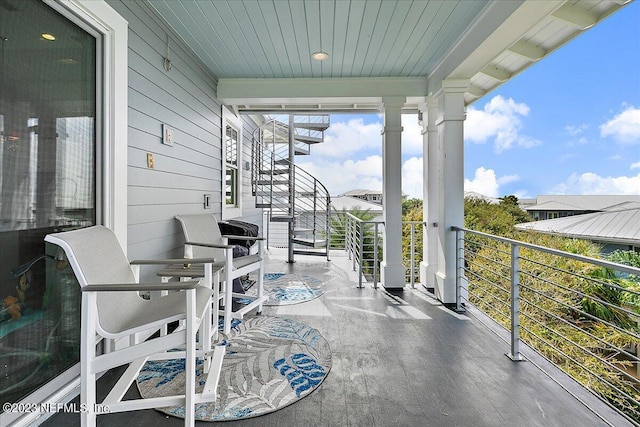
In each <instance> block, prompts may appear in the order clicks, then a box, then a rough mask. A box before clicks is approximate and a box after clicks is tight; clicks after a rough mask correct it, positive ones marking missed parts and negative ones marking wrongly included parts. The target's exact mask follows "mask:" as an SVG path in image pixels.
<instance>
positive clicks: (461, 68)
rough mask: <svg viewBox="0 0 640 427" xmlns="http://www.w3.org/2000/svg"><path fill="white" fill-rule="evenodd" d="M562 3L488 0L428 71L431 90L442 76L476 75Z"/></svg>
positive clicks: (456, 77)
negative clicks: (463, 31) (456, 40)
mask: <svg viewBox="0 0 640 427" xmlns="http://www.w3.org/2000/svg"><path fill="white" fill-rule="evenodd" d="M563 3H564V1H563V0H547V1H538V0H525V1H522V2H504V1H491V2H488V3H487V7H486V8H485V9H484V10H483V13H482V14H480V15H479V16H478V18H476V20H475V21H474V22H473V24H472V25H471V26H470V27H469V30H467V32H466V33H465V34H463V35H462V36H461V38H460V40H459V42H458V43H457V44H456V46H454V47H452V48H451V49H450V50H449V53H448V54H447V55H445V57H444V58H443V60H442V61H441V62H440V63H439V64H438V65H437V66H436V68H435V70H434V72H433V73H431V74H430V75H429V92H430V93H434V92H435V91H436V90H437V89H438V87H439V85H440V82H441V81H442V80H443V79H463V78H465V79H468V78H471V77H473V76H474V75H476V73H478V72H479V71H480V70H481V69H482V68H484V67H485V66H486V65H487V64H490V63H491V62H492V61H493V60H494V59H495V58H497V57H498V56H499V55H500V54H501V53H503V52H504V51H505V50H507V49H508V48H509V47H510V46H511V45H513V44H514V43H516V42H517V41H518V40H520V39H522V37H523V36H524V35H525V33H526V32H527V31H529V30H530V29H531V28H532V27H534V26H535V25H537V24H538V23H539V22H540V21H541V20H542V19H544V18H545V17H546V16H549V15H550V14H551V13H552V12H554V11H555V10H557V9H558V8H559V7H560V6H562V4H563Z"/></svg>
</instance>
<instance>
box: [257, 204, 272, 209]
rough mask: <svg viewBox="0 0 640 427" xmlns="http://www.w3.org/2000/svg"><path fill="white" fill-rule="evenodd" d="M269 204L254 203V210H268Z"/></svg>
mask: <svg viewBox="0 0 640 427" xmlns="http://www.w3.org/2000/svg"><path fill="white" fill-rule="evenodd" d="M270 207H271V203H256V208H270Z"/></svg>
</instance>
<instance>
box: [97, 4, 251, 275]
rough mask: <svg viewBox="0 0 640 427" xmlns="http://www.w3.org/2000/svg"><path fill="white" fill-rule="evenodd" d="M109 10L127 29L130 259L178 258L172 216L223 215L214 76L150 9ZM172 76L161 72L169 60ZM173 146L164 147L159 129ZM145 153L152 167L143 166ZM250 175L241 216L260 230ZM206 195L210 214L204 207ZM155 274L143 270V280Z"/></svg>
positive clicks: (247, 151) (247, 138) (247, 139)
mask: <svg viewBox="0 0 640 427" xmlns="http://www.w3.org/2000/svg"><path fill="white" fill-rule="evenodd" d="M108 3H109V4H110V5H111V6H112V7H113V8H114V9H115V10H116V11H117V12H118V13H119V14H121V15H122V16H123V17H124V18H125V19H126V20H127V21H128V22H129V53H128V60H129V76H128V77H129V98H128V106H129V111H128V113H129V123H128V133H129V135H128V168H127V182H128V194H127V197H128V242H129V243H128V253H129V257H130V258H132V259H135V258H138V259H139V258H166V257H179V256H181V255H182V243H183V239H182V232H181V230H180V228H179V225H178V223H177V222H176V221H175V220H174V216H175V215H178V214H195V213H213V214H215V215H216V216H217V217H218V218H220V214H221V210H222V202H221V201H222V141H221V135H222V132H221V108H222V107H221V105H220V103H219V102H218V100H217V99H216V87H215V86H216V82H217V78H216V76H214V75H213V74H212V73H211V72H210V71H209V70H208V69H207V68H206V67H205V66H204V65H203V64H202V62H201V61H200V60H199V59H198V58H197V57H196V56H195V55H194V54H193V53H192V52H191V51H190V49H189V48H188V47H187V46H185V45H184V43H182V42H181V41H180V39H179V38H178V37H177V36H176V35H175V34H174V33H173V31H172V29H171V28H170V27H169V26H168V25H166V23H164V21H163V20H162V19H161V18H159V16H158V15H157V14H156V12H154V11H153V9H152V8H150V7H149V5H148V4H146V3H142V2H130V1H121V0H109V1H108ZM167 35H169V58H170V59H171V62H172V66H173V67H172V69H171V70H170V71H168V72H167V71H166V70H165V69H164V67H163V58H164V56H166V55H167V53H166V49H167ZM163 124H165V125H166V126H168V127H170V128H171V129H172V130H173V136H174V144H173V146H167V145H163V144H162V125H163ZM243 128H244V132H243V133H244V141H243V143H244V145H243V155H244V159H245V160H247V161H250V159H251V136H252V132H253V129H254V128H255V124H254V123H253V122H251V121H250V120H244V125H243ZM147 154H152V155H153V157H154V163H155V167H154V168H153V169H150V168H148V167H147ZM250 179H251V176H250V172H249V171H245V173H244V177H243V196H244V197H243V208H244V209H243V217H242V218H241V219H243V220H247V221H250V222H254V223H256V224H261V222H260V221H261V210H259V209H255V208H253V206H254V202H253V198H252V197H251V182H250ZM205 194H210V195H211V201H212V207H211V209H205V208H204V195H205ZM153 274H154V270H153V269H147V270H145V271H143V280H144V279H145V277H144V276H148V277H146V279H148V280H152V279H153Z"/></svg>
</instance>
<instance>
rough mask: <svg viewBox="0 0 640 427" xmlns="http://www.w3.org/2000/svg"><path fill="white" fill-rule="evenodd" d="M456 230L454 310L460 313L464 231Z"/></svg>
mask: <svg viewBox="0 0 640 427" xmlns="http://www.w3.org/2000/svg"><path fill="white" fill-rule="evenodd" d="M455 232H456V312H458V313H462V312H463V311H464V310H462V301H461V300H462V278H463V277H464V231H462V230H459V229H455Z"/></svg>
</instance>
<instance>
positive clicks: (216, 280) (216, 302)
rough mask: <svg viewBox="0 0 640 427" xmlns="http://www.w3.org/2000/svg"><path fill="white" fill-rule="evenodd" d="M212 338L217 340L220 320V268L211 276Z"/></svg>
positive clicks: (214, 340)
mask: <svg viewBox="0 0 640 427" xmlns="http://www.w3.org/2000/svg"><path fill="white" fill-rule="evenodd" d="M211 317H212V319H211V328H212V340H213V342H218V337H219V329H220V328H219V327H218V323H219V322H220V270H218V271H216V274H215V275H214V276H213V310H212V315H211Z"/></svg>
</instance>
